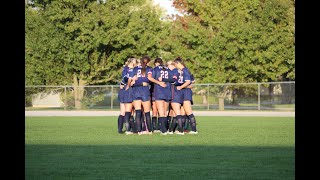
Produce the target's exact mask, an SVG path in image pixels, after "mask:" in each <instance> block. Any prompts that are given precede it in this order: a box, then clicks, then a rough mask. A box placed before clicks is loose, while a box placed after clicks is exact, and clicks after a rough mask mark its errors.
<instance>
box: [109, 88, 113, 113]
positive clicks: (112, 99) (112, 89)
mask: <svg viewBox="0 0 320 180" xmlns="http://www.w3.org/2000/svg"><path fill="white" fill-rule="evenodd" d="M110 105H111V109H113V85H112V86H111V103H110Z"/></svg>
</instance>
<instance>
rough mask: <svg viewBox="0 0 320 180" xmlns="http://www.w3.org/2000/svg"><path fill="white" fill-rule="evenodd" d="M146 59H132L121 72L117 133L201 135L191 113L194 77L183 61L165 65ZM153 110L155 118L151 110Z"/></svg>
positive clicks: (158, 60) (159, 59)
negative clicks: (151, 64)
mask: <svg viewBox="0 0 320 180" xmlns="http://www.w3.org/2000/svg"><path fill="white" fill-rule="evenodd" d="M150 62H151V59H150V57H149V56H143V57H142V58H141V59H136V58H133V57H131V58H129V59H128V60H127V62H126V63H125V65H124V67H123V70H122V79H121V83H120V90H119V93H118V100H119V102H120V115H119V117H118V133H123V131H122V129H123V125H125V134H126V135H130V134H138V135H143V134H153V133H160V134H161V135H168V134H178V135H184V134H185V133H188V134H198V131H197V128H196V119H195V117H194V115H193V113H192V104H193V101H192V91H191V88H192V84H193V83H194V82H195V81H194V77H193V75H192V74H191V73H190V71H189V69H188V68H187V67H186V66H185V64H184V63H183V60H182V59H181V57H177V58H176V59H175V60H174V61H168V62H167V63H166V64H164V62H163V60H162V59H161V58H156V59H155V60H154V61H153V64H154V67H153V68H152V67H151V66H149V65H150V64H149V63H150ZM151 109H152V118H151V115H150V110H151Z"/></svg>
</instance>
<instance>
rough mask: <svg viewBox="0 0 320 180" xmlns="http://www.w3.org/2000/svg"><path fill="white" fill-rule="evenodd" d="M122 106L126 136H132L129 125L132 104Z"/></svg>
mask: <svg viewBox="0 0 320 180" xmlns="http://www.w3.org/2000/svg"><path fill="white" fill-rule="evenodd" d="M124 105H125V115H124V122H125V127H126V134H132V132H131V129H132V126H131V125H130V117H131V111H132V103H125V104H124Z"/></svg>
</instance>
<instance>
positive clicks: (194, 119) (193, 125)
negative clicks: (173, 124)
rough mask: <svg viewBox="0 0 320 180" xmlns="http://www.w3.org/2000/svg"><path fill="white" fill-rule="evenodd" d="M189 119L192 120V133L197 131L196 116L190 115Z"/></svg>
mask: <svg viewBox="0 0 320 180" xmlns="http://www.w3.org/2000/svg"><path fill="white" fill-rule="evenodd" d="M188 118H189V119H190V126H191V130H192V131H197V126H196V118H195V117H194V115H193V114H190V115H189V116H188Z"/></svg>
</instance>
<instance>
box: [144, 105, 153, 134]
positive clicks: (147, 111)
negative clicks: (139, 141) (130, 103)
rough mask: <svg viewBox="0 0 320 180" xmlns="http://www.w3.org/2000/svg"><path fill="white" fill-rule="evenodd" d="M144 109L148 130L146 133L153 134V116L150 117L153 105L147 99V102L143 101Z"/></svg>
mask: <svg viewBox="0 0 320 180" xmlns="http://www.w3.org/2000/svg"><path fill="white" fill-rule="evenodd" d="M142 107H143V112H144V116H145V121H144V122H145V124H144V126H145V128H146V133H147V134H151V133H152V132H151V116H150V109H151V103H150V99H147V100H145V101H142Z"/></svg>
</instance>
